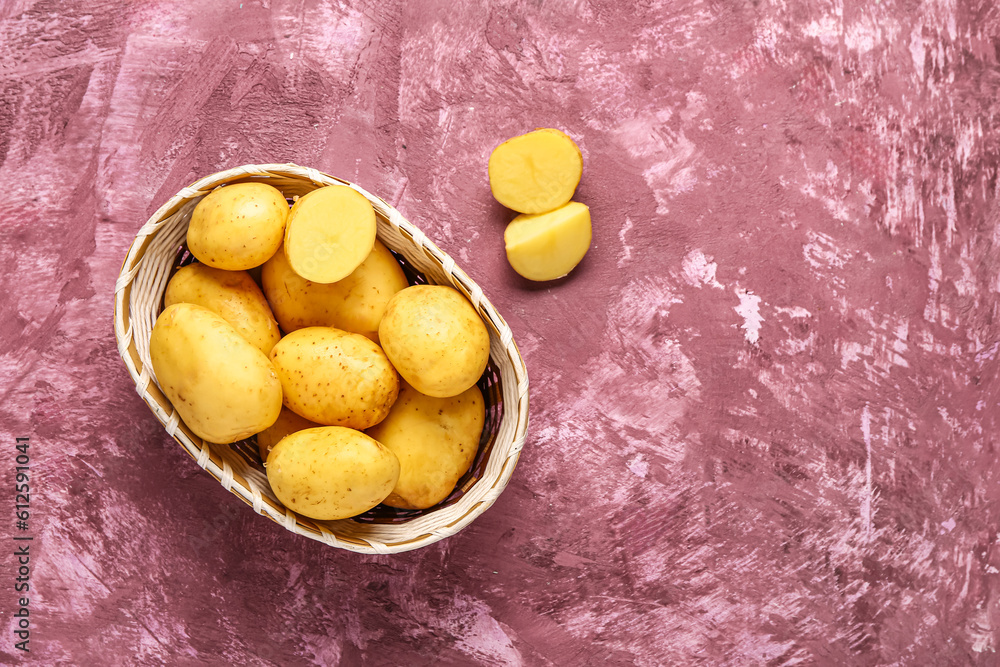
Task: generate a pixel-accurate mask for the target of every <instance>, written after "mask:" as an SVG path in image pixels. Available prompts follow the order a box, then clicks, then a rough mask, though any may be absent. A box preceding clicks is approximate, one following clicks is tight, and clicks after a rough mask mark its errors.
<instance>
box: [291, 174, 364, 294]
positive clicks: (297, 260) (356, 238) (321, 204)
mask: <svg viewBox="0 0 1000 667" xmlns="http://www.w3.org/2000/svg"><path fill="white" fill-rule="evenodd" d="M375 230H376V225H375V209H373V208H372V205H371V204H370V203H368V200H367V199H365V198H364V196H363V195H361V194H360V193H359V192H357V191H356V190H352V189H351V188H349V187H347V186H346V185H328V186H326V187H323V188H319V189H318V190H313V191H312V192H310V193H308V194H306V195H305V196H304V197H302V198H301V199H299V200H298V201H297V202H295V205H294V206H293V207H292V210H291V212H290V213H289V215H288V225H287V226H286V227H285V257H287V258H288V263H289V264H290V265H291V267H292V269H293V270H294V271H295V273H297V274H299V275H300V276H302V277H303V278H305V279H306V280H311V281H313V282H315V283H335V282H337V281H338V280H342V279H344V278H346V277H347V276H349V275H351V272H352V271H354V269H356V268H358V266H359V265H360V264H361V262H363V261H365V258H366V257H368V253H370V252H371V251H372V248H373V247H374V246H375Z"/></svg>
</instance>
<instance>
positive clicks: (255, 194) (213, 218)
mask: <svg viewBox="0 0 1000 667" xmlns="http://www.w3.org/2000/svg"><path fill="white" fill-rule="evenodd" d="M287 219H288V202H287V201H285V196H284V195H283V194H281V192H280V191H279V190H278V189H277V188H274V187H271V186H270V185H267V184H265V183H234V184H233V185H226V186H224V187H221V188H219V189H217V190H213V191H212V192H210V193H209V194H208V195H207V196H206V197H205V198H204V199H202V200H201V201H200V202H198V205H197V206H195V208H194V212H193V213H192V214H191V223H190V225H189V226H188V231H187V245H188V250H190V251H191V254H192V255H194V256H195V257H197V258H198V261H199V262H201V263H202V264H208V265H209V266H212V267H215V268H217V269H226V270H227V271H244V270H246V269H251V268H253V267H255V266H259V265H261V264H263V263H264V262H266V261H267V260H268V259H269V258H270V257H271V255H273V254H274V253H275V251H276V250H277V249H278V247H279V246H280V245H281V239H282V237H283V236H284V233H285V221H286V220H287Z"/></svg>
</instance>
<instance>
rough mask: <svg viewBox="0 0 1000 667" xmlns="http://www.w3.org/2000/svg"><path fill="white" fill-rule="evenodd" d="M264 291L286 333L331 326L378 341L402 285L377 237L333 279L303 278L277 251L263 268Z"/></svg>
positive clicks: (398, 270)
mask: <svg viewBox="0 0 1000 667" xmlns="http://www.w3.org/2000/svg"><path fill="white" fill-rule="evenodd" d="M261 283H262V284H263V286H264V294H266V295H267V300H268V302H269V303H270V304H271V308H272V309H273V310H274V315H275V317H277V318H278V322H279V323H280V324H281V328H282V329H284V330H285V332H286V333H290V332H292V331H296V330H297V329H302V328H303V327H315V326H325V327H335V328H337V329H343V330H344V331H350V332H353V333H359V334H361V335H363V336H366V337H368V338H370V339H371V340H373V341H375V342H376V343H377V342H379V341H378V325H379V322H381V321H382V314H383V313H384V312H385V307H386V304H388V303H389V299H391V298H392V295H393V294H395V293H396V292H398V291H399V290H401V289H403V288H404V287H406V285H407V283H406V275H404V274H403V269H402V268H401V267H400V266H399V262H397V261H396V258H395V257H393V256H392V253H391V252H389V249H388V248H386V247H385V246H384V245H383V244H382V242H381V241H375V248H374V249H373V250H372V251H371V253H370V254H369V255H368V257H367V258H366V259H365V261H363V262H362V263H361V265H360V266H359V267H358V268H356V269H355V270H354V272H353V273H351V275H349V276H347V277H346V278H344V279H343V280H338V281H337V282H335V283H330V284H323V283H314V282H311V281H309V280H306V279H305V278H303V277H302V276H300V275H299V274H297V273H295V271H293V270H292V267H291V265H290V264H289V263H288V259H287V258H286V257H285V253H283V252H281V251H280V250H279V251H278V252H276V253H274V256H273V257H271V259H269V260H267V263H266V264H264V269H263V271H262V272H261Z"/></svg>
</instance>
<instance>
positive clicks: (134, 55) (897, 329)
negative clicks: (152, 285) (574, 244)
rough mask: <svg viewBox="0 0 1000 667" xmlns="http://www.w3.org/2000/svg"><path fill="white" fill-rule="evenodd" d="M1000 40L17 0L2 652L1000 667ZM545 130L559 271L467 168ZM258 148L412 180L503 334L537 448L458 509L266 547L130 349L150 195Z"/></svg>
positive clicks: (814, 12) (658, 13)
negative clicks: (122, 297)
mask: <svg viewBox="0 0 1000 667" xmlns="http://www.w3.org/2000/svg"><path fill="white" fill-rule="evenodd" d="M998 53H1000V11H998V9H997V7H996V6H995V5H994V4H993V3H992V2H990V1H989V0H910V1H905V2H904V1H903V0H883V1H882V2H881V3H880V2H858V1H856V0H847V1H846V2H842V1H841V0H808V2H794V3H786V2H783V1H781V0H760V1H759V2H757V1H754V2H740V1H732V2H720V1H717V0H679V1H668V0H650V1H648V2H641V3H631V2H628V3H622V2H616V1H614V0H589V1H587V0H565V1H562V2H550V1H548V0H546V1H545V2H541V1H530V0H514V1H508V2H499V3H491V4H490V5H489V6H487V4H486V3H481V4H480V3H451V2H430V1H428V2H409V3H402V2H399V1H396V2H374V1H367V2H320V1H318V0H300V1H297V2H289V1H287V0H270V1H269V2H268V1H267V0H264V1H261V2H256V1H252V0H245V1H244V2H242V3H240V2H238V1H236V0H232V1H230V2H208V3H205V2H197V3H195V2H183V3H177V2H166V1H161V2H152V1H145V2H126V1H124V0H117V1H114V0H104V1H103V2H101V1H95V2H90V3H70V2H61V1H56V0H46V1H43V0H5V1H4V2H2V3H0V56H2V58H0V195H2V196H0V223H2V225H3V227H2V229H3V231H2V233H0V261H2V263H3V267H4V270H3V272H2V274H0V340H2V349H0V354H2V356H0V392H2V400H0V434H2V437H3V440H2V442H3V443H4V446H3V448H0V467H2V469H3V476H2V479H3V480H5V486H4V488H5V489H7V490H8V492H7V494H6V495H5V497H7V498H8V501H7V505H5V506H4V507H3V508H0V509H2V511H3V512H8V511H10V512H12V510H13V508H12V507H9V506H12V505H13V499H12V498H11V496H12V495H13V494H12V493H10V492H9V491H10V490H11V482H12V478H13V472H12V469H13V466H14V462H13V459H14V454H13V439H14V437H15V436H30V438H31V443H32V444H31V447H32V449H31V452H32V490H33V495H32V512H33V514H32V518H31V526H32V531H33V533H34V534H35V536H36V540H35V542H34V543H33V546H32V549H33V550H34V551H33V552H32V553H33V560H32V568H33V570H32V582H31V585H32V591H31V607H30V609H31V619H32V635H31V649H32V651H31V654H30V659H28V657H27V656H24V655H22V654H20V653H19V652H18V651H16V650H15V649H14V647H13V635H12V634H11V630H12V629H13V626H14V619H13V618H12V616H11V615H12V613H13V611H14V609H15V600H16V595H15V593H14V592H13V591H12V585H11V582H12V581H13V578H14V572H15V563H14V560H13V558H12V557H11V555H10V554H11V553H12V551H13V549H12V548H10V547H9V545H10V544H12V543H11V542H10V541H7V542H5V543H4V545H3V546H0V551H2V552H3V553H4V554H5V555H4V558H3V559H2V561H0V589H2V590H4V591H6V593H5V594H4V595H3V596H0V619H2V621H3V622H2V623H0V635H2V637H0V662H2V663H13V662H18V661H25V662H35V663H37V664H72V665H89V664H115V665H117V664H130V665H131V664H143V665H145V664H171V665H185V664H192V665H193V664H260V665H308V664H324V665H334V664H340V665H345V666H346V665H357V664H370V665H399V664H406V665H413V664H438V665H631V664H635V665H644V666H653V665H684V664H703V665H733V666H742V665H775V666H776V665H811V664H818V665H827V664H831V665H840V664H857V665H925V664H935V665H965V664H978V665H988V664H997V658H996V650H997V647H998V643H1000V549H998V547H997V540H998V532H997V531H998V527H1000V504H998V501H1000V484H998V482H1000V463H998V462H997V461H996V446H995V435H994V434H995V433H996V432H997V426H998V424H997V416H996V415H997V407H998V401H1000V377H998V370H1000V359H998V352H1000V322H998V321H997V319H996V316H997V314H998V313H997V306H998V303H1000V296H998V292H1000V277H998V276H1000V209H998V203H997V202H998V200H997V188H998V184H997V168H996V163H997V156H998V152H1000V139H998V134H997V133H996V131H995V125H996V122H997V116H998V112H1000V95H998V92H1000V91H998V88H1000V70H998ZM536 126H554V127H559V128H563V129H565V130H566V131H567V132H569V133H570V134H571V135H572V136H573V137H574V138H575V139H576V140H577V141H578V143H579V144H580V147H581V149H582V150H583V153H584V160H585V171H584V179H583V182H582V183H581V186H580V189H579V191H578V194H577V198H578V199H579V200H581V201H583V202H585V203H587V204H588V205H590V207H591V210H592V212H593V218H594V224H595V229H594V244H593V247H592V249H591V251H590V253H589V254H588V256H587V257H586V259H585V260H584V262H583V263H582V265H581V266H580V267H579V268H578V269H577V270H576V271H575V272H574V273H573V274H572V275H571V276H570V277H569V278H567V279H564V280H562V281H559V282H558V283H555V284H544V285H532V284H528V283H527V282H526V281H524V280H521V279H520V278H519V277H517V276H516V275H515V274H514V273H513V271H512V270H511V269H510V268H509V267H508V265H507V263H506V259H505V257H504V252H503V240H502V236H503V235H502V232H503V227H504V224H505V222H506V221H507V220H508V219H509V217H510V214H509V213H508V212H507V211H505V210H503V209H502V208H501V207H500V206H499V205H498V204H496V203H495V202H494V201H493V199H492V198H491V196H490V192H489V188H488V184H487V181H486V178H485V166H486V160H487V157H488V155H489V152H490V151H491V149H492V148H493V147H494V146H495V145H496V144H497V143H499V142H500V141H502V140H503V139H505V138H508V137H510V136H512V135H515V134H519V133H521V132H524V131H527V130H529V129H532V128H534V127H536ZM282 161H294V162H296V163H299V164H304V165H310V166H315V167H317V168H320V169H322V170H324V171H327V172H329V173H332V174H336V175H340V176H343V177H345V178H348V179H350V180H353V181H355V182H357V183H359V184H361V185H362V186H364V187H365V188H367V189H369V190H371V191H373V192H376V193H380V194H382V195H383V196H384V197H385V198H386V199H388V200H389V201H390V202H392V203H394V204H396V205H397V206H398V207H399V209H400V210H401V211H402V213H403V214H404V215H406V216H407V217H408V218H409V219H410V220H412V221H413V222H414V223H416V224H417V225H418V226H420V227H421V228H422V229H423V230H424V231H425V232H426V233H427V234H428V235H429V236H430V237H431V238H432V239H434V240H435V241H436V242H437V243H438V244H439V245H440V246H441V247H442V248H443V249H444V250H445V251H446V252H449V253H450V254H452V256H454V257H455V258H456V259H457V260H458V262H459V263H460V264H461V265H462V266H463V267H464V268H465V269H466V270H467V272H468V273H469V274H470V275H471V276H472V277H473V279H475V280H476V281H477V282H478V283H479V284H480V285H482V286H483V287H484V289H485V290H486V292H487V294H488V295H489V296H490V298H491V299H492V301H493V303H494V304H495V305H496V306H497V308H498V309H499V311H500V312H501V313H502V314H503V315H504V316H505V317H506V319H507V321H508V322H509V323H510V325H511V327H512V328H513V330H514V333H515V337H516V340H517V341H518V343H519V345H520V348H521V351H522V353H523V354H524V356H525V358H526V360H527V365H528V369H529V373H530V377H531V383H532V384H531V387H532V397H531V405H532V412H531V415H532V418H531V419H532V420H531V428H530V433H529V438H528V442H527V446H526V448H525V450H524V453H523V455H522V457H521V463H520V466H519V467H518V469H517V470H516V472H515V475H514V478H513V481H512V482H511V484H510V486H509V487H508V489H507V491H506V492H505V493H504V495H503V496H501V498H500V499H499V501H498V502H497V503H496V505H495V506H494V507H493V508H492V509H490V510H489V511H488V512H486V513H485V514H484V515H483V516H482V517H480V518H479V519H478V520H477V521H476V522H475V523H473V524H472V525H471V526H470V527H468V528H467V529H466V530H464V531H463V532H461V533H460V534H458V535H457V536H455V537H453V538H450V539H448V540H445V541H443V542H439V543H437V544H435V545H433V546H431V547H428V548H426V549H423V550H419V551H416V552H410V553H405V554H401V555H396V556H391V557H389V556H387V557H365V556H358V555H354V554H351V553H348V552H342V551H337V550H334V549H331V548H329V547H325V546H323V545H321V544H319V543H316V542H313V541H310V540H307V539H305V538H300V537H296V536H293V535H291V534H290V533H288V532H286V531H285V530H284V529H282V528H281V527H280V526H278V525H277V524H274V523H271V522H270V521H267V520H265V519H263V518H260V517H258V516H256V515H254V514H253V512H252V511H251V510H250V509H249V508H247V507H246V506H244V505H243V504H242V503H241V502H240V501H239V500H238V499H237V498H235V497H234V496H231V495H229V494H228V493H226V492H225V491H224V490H223V489H222V487H221V486H220V485H219V484H218V483H217V482H215V481H214V480H213V479H212V478H211V477H210V476H209V475H208V474H207V473H205V472H204V471H202V470H201V469H199V468H198V467H197V465H196V464H195V463H194V462H193V461H192V460H190V459H189V458H188V457H187V455H186V454H184V453H183V452H182V451H181V449H180V448H179V447H178V446H177V445H176V444H175V443H174V442H173V441H172V440H171V439H170V438H169V437H167V435H166V434H165V433H164V432H163V429H162V428H161V427H160V425H159V423H158V422H157V421H156V420H155V419H154V418H153V416H152V415H151V414H150V413H149V411H148V410H147V408H146V406H145V404H144V403H143V402H142V401H141V400H140V399H139V397H138V396H137V395H136V393H135V391H134V388H133V386H132V384H131V381H130V379H129V377H128V375H127V373H126V372H125V369H124V366H123V364H122V363H121V361H120V360H119V358H118V354H117V351H116V347H115V342H114V338H113V334H112V328H111V314H112V293H113V291H114V283H115V279H116V277H117V274H118V270H119V267H120V265H121V262H122V259H123V258H124V256H125V253H126V250H127V248H128V246H129V244H130V243H131V241H132V238H133V236H134V234H135V232H136V231H137V230H138V228H139V226H140V225H141V224H142V222H144V221H145V219H146V218H147V217H148V216H149V214H150V213H151V212H152V211H154V210H155V209H156V208H157V207H158V206H159V205H160V204H162V203H163V202H164V201H165V200H166V199H167V198H168V197H169V196H170V195H171V194H173V193H174V192H176V191H177V190H178V189H180V188H181V187H182V186H184V185H186V184H188V183H189V182H191V181H193V180H194V179H196V178H197V177H199V176H202V175H205V174H208V173H212V172H215V171H219V170H221V169H224V168H228V167H231V166H235V165H238V164H244V163H248V162H282ZM8 507H9V509H8ZM12 522H13V521H12V518H11V519H10V520H8V518H2V519H0V525H3V526H5V528H4V530H3V531H2V533H0V534H2V535H7V534H8V532H9V531H10V530H11V529H10V528H7V526H10V525H11V524H12Z"/></svg>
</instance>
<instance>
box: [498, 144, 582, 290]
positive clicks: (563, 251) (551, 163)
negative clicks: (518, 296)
mask: <svg viewBox="0 0 1000 667" xmlns="http://www.w3.org/2000/svg"><path fill="white" fill-rule="evenodd" d="M582 175H583V154H582V153H581V152H580V148H579V147H578V146H577V145H576V142H574V141H573V140H572V139H571V138H570V137H569V135H567V134H566V133H564V132H561V131H560V130H556V129H552V128H541V129H538V130H535V131H533V132H528V133H527V134H522V135H520V136H517V137H514V138H512V139H508V140H507V141H505V142H503V143H502V144H500V145H499V146H497V147H496V148H495V149H493V152H492V153H491V154H490V160H489V179H490V189H491V190H492V192H493V197H494V198H495V199H496V200H497V201H498V202H500V203H501V204H503V205H504V206H506V207H507V208H510V209H513V210H514V211H517V212H518V213H520V214H521V215H518V216H517V217H515V218H514V219H513V220H512V221H511V222H510V224H509V225H507V230H506V231H505V232H504V245H505V247H506V251H507V261H508V262H510V265H511V267H512V268H513V269H514V270H515V271H516V272H517V273H519V274H520V275H522V276H523V277H525V278H527V279H528V280H537V281H544V280H555V279H556V278H562V277H563V276H565V275H567V274H568V273H569V272H570V271H572V270H573V269H574V268H576V266H577V265H578V264H579V263H580V261H581V260H583V257H584V255H586V254H587V250H589V249H590V242H591V236H592V234H591V224H590V209H589V208H588V207H587V206H586V205H585V204H581V203H580V202H576V201H571V200H572V199H573V194H574V193H575V192H576V187H577V186H578V185H579V184H580V178H581V176H582Z"/></svg>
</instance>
